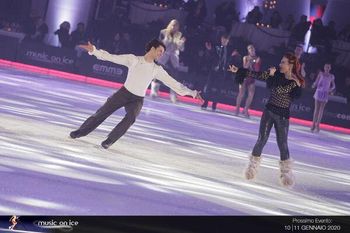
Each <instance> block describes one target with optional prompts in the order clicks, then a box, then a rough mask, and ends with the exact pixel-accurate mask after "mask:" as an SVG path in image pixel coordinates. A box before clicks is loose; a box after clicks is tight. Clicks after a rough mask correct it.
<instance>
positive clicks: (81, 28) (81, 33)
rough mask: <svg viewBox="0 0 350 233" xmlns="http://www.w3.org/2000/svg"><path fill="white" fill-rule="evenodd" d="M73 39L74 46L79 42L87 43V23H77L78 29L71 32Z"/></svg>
mask: <svg viewBox="0 0 350 233" xmlns="http://www.w3.org/2000/svg"><path fill="white" fill-rule="evenodd" d="M71 40H72V47H73V48H74V47H75V46H77V45H79V44H85V43H87V36H86V32H85V24H84V23H82V22H80V23H78V25H77V29H76V30H75V31H73V32H72V34H71Z"/></svg>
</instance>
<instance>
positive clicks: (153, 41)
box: [145, 39, 166, 53]
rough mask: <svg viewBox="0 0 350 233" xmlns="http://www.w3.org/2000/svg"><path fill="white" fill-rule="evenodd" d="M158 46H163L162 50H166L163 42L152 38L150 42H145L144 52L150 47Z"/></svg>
mask: <svg viewBox="0 0 350 233" xmlns="http://www.w3.org/2000/svg"><path fill="white" fill-rule="evenodd" d="M159 46H162V47H163V48H164V51H165V50H166V47H165V44H164V43H163V42H161V41H160V40H158V39H153V40H151V41H150V42H148V43H147V44H146V48H145V49H146V53H147V52H148V51H150V50H151V48H152V47H153V48H155V49H156V48H158V47H159Z"/></svg>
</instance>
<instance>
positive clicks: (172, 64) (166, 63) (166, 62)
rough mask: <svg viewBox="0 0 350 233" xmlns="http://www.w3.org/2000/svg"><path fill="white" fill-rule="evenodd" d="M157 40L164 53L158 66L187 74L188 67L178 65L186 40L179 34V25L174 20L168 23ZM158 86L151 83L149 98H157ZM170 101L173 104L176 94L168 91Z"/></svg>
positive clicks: (155, 83)
mask: <svg viewBox="0 0 350 233" xmlns="http://www.w3.org/2000/svg"><path fill="white" fill-rule="evenodd" d="M159 40H161V41H162V42H163V43H164V45H165V47H166V51H165V52H164V54H163V56H162V57H161V58H159V59H158V60H157V62H158V64H160V65H161V66H163V67H164V68H170V69H173V70H175V71H182V72H187V71H188V67H186V66H183V65H181V64H180V59H179V55H180V51H181V52H182V51H184V49H185V42H186V38H185V37H183V36H182V33H181V32H180V23H179V21H177V20H176V19H173V20H171V21H170V23H169V24H168V26H167V27H166V28H165V29H163V30H161V31H160V33H159ZM159 86H160V84H159V83H158V82H157V81H156V80H153V81H152V83H151V97H156V96H158V91H159ZM170 99H171V101H172V102H173V103H175V102H176V93H175V92H174V91H172V90H170Z"/></svg>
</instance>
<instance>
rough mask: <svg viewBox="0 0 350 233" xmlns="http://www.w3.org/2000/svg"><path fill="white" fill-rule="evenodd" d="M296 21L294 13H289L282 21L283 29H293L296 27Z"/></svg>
mask: <svg viewBox="0 0 350 233" xmlns="http://www.w3.org/2000/svg"><path fill="white" fill-rule="evenodd" d="M294 24H295V21H294V17H293V15H292V14H289V15H288V16H287V18H286V19H285V20H284V22H283V23H282V29H283V30H286V31H291V30H292V29H293V27H294Z"/></svg>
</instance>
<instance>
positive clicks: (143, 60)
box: [70, 39, 203, 149]
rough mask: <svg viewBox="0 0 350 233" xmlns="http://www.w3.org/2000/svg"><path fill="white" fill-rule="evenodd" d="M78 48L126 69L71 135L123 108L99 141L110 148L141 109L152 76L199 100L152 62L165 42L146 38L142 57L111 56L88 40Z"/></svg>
mask: <svg viewBox="0 0 350 233" xmlns="http://www.w3.org/2000/svg"><path fill="white" fill-rule="evenodd" d="M79 47H81V48H83V49H85V50H87V51H88V52H89V54H90V55H94V56H96V57H97V59H100V60H104V61H110V62H113V63H116V64H121V65H124V66H126V67H128V68H129V72H128V76H127V79H126V81H125V83H124V86H123V87H122V88H121V89H119V90H118V91H117V92H116V93H114V94H113V95H112V96H110V97H109V98H108V99H107V101H106V102H105V104H104V105H103V106H102V107H101V108H100V109H98V110H97V112H96V113H95V114H94V115H92V116H91V117H89V118H88V119H87V120H86V121H85V122H84V123H83V124H82V125H81V126H80V128H79V129H78V130H75V131H73V132H71V133H70V137H71V138H79V137H82V136H86V135H88V134H89V133H90V132H92V131H93V130H94V129H96V128H97V126H99V125H100V124H101V123H102V122H103V121H104V120H105V119H106V118H107V117H109V116H110V115H111V114H112V113H113V112H114V111H116V110H117V109H119V108H121V107H124V108H125V111H126V115H125V117H124V118H123V120H122V121H121V122H120V123H119V124H118V125H117V126H116V127H115V128H114V129H113V130H112V131H111V132H110V134H109V135H108V138H107V139H106V140H105V141H103V142H102V143H101V146H102V147H103V148H105V149H107V148H108V147H110V146H111V145H112V144H113V143H114V142H116V141H117V140H118V139H119V138H120V137H121V136H123V135H124V134H125V133H126V131H127V130H128V129H129V127H130V126H131V125H132V124H133V123H134V122H135V120H136V117H137V116H138V115H139V113H140V111H141V108H142V105H143V99H144V96H145V94H146V90H147V87H148V86H149V84H150V83H151V81H152V80H153V79H158V80H160V81H162V82H163V83H164V84H165V85H167V86H168V87H170V88H171V89H173V90H175V91H176V93H178V94H179V95H182V96H183V95H189V96H192V97H193V98H196V99H198V100H200V102H203V99H202V97H201V96H200V94H199V92H198V91H194V90H190V89H188V88H187V87H185V86H184V85H182V84H181V83H179V82H177V81H176V80H175V79H173V78H172V77H171V76H169V75H168V73H167V72H166V71H165V70H164V69H163V68H162V67H161V66H159V65H157V64H156V63H155V62H154V61H155V60H157V59H159V58H160V57H161V56H162V55H163V53H164V51H165V45H164V44H163V43H162V42H161V41H159V40H157V39H154V40H152V41H150V42H149V43H148V44H147V45H146V54H145V55H144V56H135V55H133V54H126V55H112V54H109V53H108V52H106V51H103V50H98V49H96V48H95V46H94V45H92V44H91V43H90V42H89V43H88V45H80V46H79Z"/></svg>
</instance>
